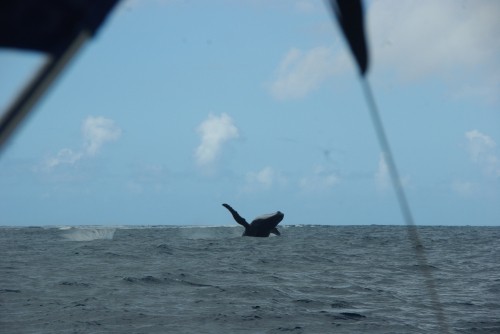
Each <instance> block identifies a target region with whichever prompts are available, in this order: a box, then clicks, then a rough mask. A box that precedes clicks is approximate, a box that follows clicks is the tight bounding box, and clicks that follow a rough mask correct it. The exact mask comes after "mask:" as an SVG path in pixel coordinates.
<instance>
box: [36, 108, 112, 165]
mask: <svg viewBox="0 0 500 334" xmlns="http://www.w3.org/2000/svg"><path fill="white" fill-rule="evenodd" d="M82 135H83V141H84V144H83V149H80V150H72V149H70V148H63V149H61V150H59V152H58V153H57V154H56V155H55V156H53V157H49V158H46V159H45V161H44V162H43V164H42V165H43V169H44V170H46V171H49V170H52V169H54V168H56V167H57V166H59V165H74V164H76V163H77V162H78V161H80V160H81V159H83V158H88V157H93V156H95V155H96V154H97V153H98V152H99V151H100V149H101V147H102V146H103V145H104V144H105V143H108V142H112V141H115V140H118V138H120V135H121V129H120V128H119V127H118V126H117V125H116V124H115V122H114V121H113V120H111V119H107V118H104V117H101V116H98V117H93V116H89V117H87V118H86V119H85V120H84V121H83V124H82Z"/></svg>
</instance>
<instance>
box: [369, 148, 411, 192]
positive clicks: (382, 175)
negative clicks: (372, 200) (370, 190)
mask: <svg viewBox="0 0 500 334" xmlns="http://www.w3.org/2000/svg"><path fill="white" fill-rule="evenodd" d="M374 178H375V186H376V188H377V190H379V191H387V190H388V189H390V188H391V186H392V181H391V176H390V174H389V167H388V166H387V162H386V160H385V156H384V154H383V153H380V156H379V159H378V167H377V171H376V172H375V176H374ZM401 186H402V187H405V188H407V187H409V186H411V183H410V177H409V176H405V177H401Z"/></svg>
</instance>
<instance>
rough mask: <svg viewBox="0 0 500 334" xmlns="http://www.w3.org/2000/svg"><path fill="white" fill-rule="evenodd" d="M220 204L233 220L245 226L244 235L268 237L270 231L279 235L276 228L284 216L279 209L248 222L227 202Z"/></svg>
mask: <svg viewBox="0 0 500 334" xmlns="http://www.w3.org/2000/svg"><path fill="white" fill-rule="evenodd" d="M222 206H224V207H225V208H226V209H228V210H229V212H231V215H232V216H233V218H234V220H236V222H237V223H238V224H240V225H242V226H243V227H244V228H245V232H243V236H245V237H268V236H269V234H271V233H273V234H276V235H281V234H280V232H279V231H278V229H277V228H276V226H278V224H279V223H280V222H281V221H282V220H283V217H284V216H285V215H284V214H283V212H281V211H278V212H275V213H271V214H268V215H262V216H259V217H257V218H255V219H254V220H253V221H252V222H251V223H250V224H249V223H247V221H246V220H245V218H243V217H241V216H240V215H239V214H238V212H236V210H234V209H233V208H232V207H231V206H230V205H229V204H226V203H224V204H222Z"/></svg>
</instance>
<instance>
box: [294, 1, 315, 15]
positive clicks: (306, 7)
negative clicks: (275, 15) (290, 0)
mask: <svg viewBox="0 0 500 334" xmlns="http://www.w3.org/2000/svg"><path fill="white" fill-rule="evenodd" d="M317 4H318V2H316V1H307V0H299V1H296V2H295V10H297V11H298V12H300V13H311V12H314V11H316V10H317V9H318V7H317Z"/></svg>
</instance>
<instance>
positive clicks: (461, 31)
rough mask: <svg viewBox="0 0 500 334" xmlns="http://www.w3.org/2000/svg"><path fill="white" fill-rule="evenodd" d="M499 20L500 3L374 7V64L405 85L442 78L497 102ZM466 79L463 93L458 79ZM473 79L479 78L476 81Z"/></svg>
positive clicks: (405, 1)
mask: <svg viewBox="0 0 500 334" xmlns="http://www.w3.org/2000/svg"><path fill="white" fill-rule="evenodd" d="M499 17H500V2H499V1H490V0H464V1H456V0H440V1H435V0H400V1H389V0H379V1H374V2H373V3H372V5H371V6H370V8H369V14H368V31H369V36H370V38H369V40H370V46H371V54H372V64H373V65H374V66H375V68H380V67H386V68H390V69H392V70H395V71H396V72H397V73H398V74H399V76H400V77H402V78H405V79H419V78H423V77H427V76H430V75H433V76H435V75H438V76H440V77H442V78H452V80H449V82H450V83H452V84H453V85H455V87H454V89H455V90H456V91H464V92H468V93H469V94H473V93H474V94H477V93H479V94H481V95H485V94H495V96H497V95H498V92H499V91H500V66H499V65H500V60H499V58H498V54H500V39H499V38H498V32H499V31H500V20H499V19H498V18H499ZM463 73H468V74H469V75H468V81H469V82H467V83H466V84H465V85H466V86H462V87H459V86H458V85H459V84H458V83H454V78H456V77H458V76H459V75H461V74H463ZM471 73H474V76H476V77H475V78H473V79H470V78H471V77H472V76H471V75H470V74H471ZM470 80H473V81H474V82H470ZM457 82H459V83H460V85H464V80H457ZM471 86H472V87H474V92H470V87H471ZM492 98H493V97H492Z"/></svg>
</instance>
